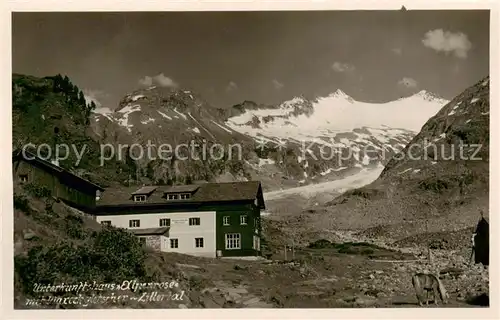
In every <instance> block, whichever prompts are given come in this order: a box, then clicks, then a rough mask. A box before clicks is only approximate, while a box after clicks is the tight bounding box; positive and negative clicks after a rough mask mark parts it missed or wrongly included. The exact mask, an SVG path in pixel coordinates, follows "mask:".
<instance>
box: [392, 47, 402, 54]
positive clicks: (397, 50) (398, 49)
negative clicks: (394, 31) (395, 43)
mask: <svg viewBox="0 0 500 320" xmlns="http://www.w3.org/2000/svg"><path fill="white" fill-rule="evenodd" d="M391 51H392V52H394V54H397V55H398V56H400V55H402V54H403V49H401V48H393V49H392V50H391Z"/></svg>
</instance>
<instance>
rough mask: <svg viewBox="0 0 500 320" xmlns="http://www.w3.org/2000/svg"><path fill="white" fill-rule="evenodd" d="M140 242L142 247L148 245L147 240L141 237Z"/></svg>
mask: <svg viewBox="0 0 500 320" xmlns="http://www.w3.org/2000/svg"><path fill="white" fill-rule="evenodd" d="M139 241H140V242H141V244H142V245H145V244H146V238H143V237H140V238H139Z"/></svg>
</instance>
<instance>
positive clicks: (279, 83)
mask: <svg viewBox="0 0 500 320" xmlns="http://www.w3.org/2000/svg"><path fill="white" fill-rule="evenodd" d="M273 86H274V88H275V89H276V90H280V89H281V88H283V87H284V86H285V85H284V84H283V83H281V82H279V81H278V80H276V79H274V80H273Z"/></svg>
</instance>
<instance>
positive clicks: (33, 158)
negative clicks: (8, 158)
mask: <svg viewBox="0 0 500 320" xmlns="http://www.w3.org/2000/svg"><path fill="white" fill-rule="evenodd" d="M21 159H22V160H24V161H26V162H28V163H35V164H36V165H39V166H40V167H42V168H44V169H45V170H47V171H49V172H52V173H54V174H55V175H58V176H64V177H65V178H69V179H71V180H73V181H75V182H77V183H79V184H81V185H84V186H85V187H87V188H91V189H96V190H99V191H104V188H102V187H101V186H99V185H97V184H95V183H93V182H90V181H88V180H86V179H84V178H82V177H79V176H77V175H76V174H74V173H71V172H70V171H68V170H66V169H64V168H63V167H61V166H58V165H55V164H53V163H51V162H50V161H47V160H44V159H42V158H40V157H38V156H37V155H36V154H34V153H32V152H30V151H27V150H25V151H24V153H23V151H22V150H14V151H13V152H12V160H13V161H16V160H21Z"/></svg>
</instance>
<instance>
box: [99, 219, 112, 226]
mask: <svg viewBox="0 0 500 320" xmlns="http://www.w3.org/2000/svg"><path fill="white" fill-rule="evenodd" d="M101 224H102V225H103V226H110V225H111V221H110V220H103V221H101Z"/></svg>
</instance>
